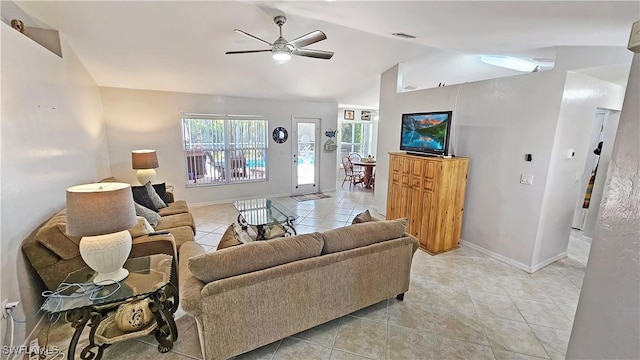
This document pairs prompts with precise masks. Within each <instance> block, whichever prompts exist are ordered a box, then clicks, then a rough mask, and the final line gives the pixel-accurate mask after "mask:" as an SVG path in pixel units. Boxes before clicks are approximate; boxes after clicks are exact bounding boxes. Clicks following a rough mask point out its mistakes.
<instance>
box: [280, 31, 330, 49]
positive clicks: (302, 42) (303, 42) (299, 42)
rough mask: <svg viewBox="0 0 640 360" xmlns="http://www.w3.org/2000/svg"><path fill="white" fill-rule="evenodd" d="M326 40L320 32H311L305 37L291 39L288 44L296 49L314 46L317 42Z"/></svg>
mask: <svg viewBox="0 0 640 360" xmlns="http://www.w3.org/2000/svg"><path fill="white" fill-rule="evenodd" d="M326 38H327V35H325V34H324V33H323V32H322V31H320V30H316V31H312V32H310V33H308V34H306V35H302V36H300V37H299V38H296V39H293V40H291V41H289V44H291V45H293V46H294V47H296V48H301V47H305V46H307V45H311V44H315V43H317V42H318V41H322V40H324V39H326Z"/></svg>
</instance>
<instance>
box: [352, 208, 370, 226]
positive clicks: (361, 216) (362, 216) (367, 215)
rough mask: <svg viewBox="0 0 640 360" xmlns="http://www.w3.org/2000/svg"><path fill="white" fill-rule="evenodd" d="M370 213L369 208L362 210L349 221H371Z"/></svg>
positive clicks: (354, 222)
mask: <svg viewBox="0 0 640 360" xmlns="http://www.w3.org/2000/svg"><path fill="white" fill-rule="evenodd" d="M371 220H372V218H371V214H370V213H369V210H366V211H364V212H361V213H360V214H358V215H356V217H354V218H353V222H351V223H352V224H359V223H364V222H369V221H371Z"/></svg>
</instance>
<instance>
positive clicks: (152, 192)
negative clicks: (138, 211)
mask: <svg viewBox="0 0 640 360" xmlns="http://www.w3.org/2000/svg"><path fill="white" fill-rule="evenodd" d="M144 187H145V188H146V189H147V193H148V194H149V197H150V198H151V201H152V202H153V205H155V207H156V208H158V209H162V208H166V207H167V204H165V202H164V200H162V198H161V197H160V195H158V193H157V192H156V189H155V188H154V187H153V185H151V181H147V183H146V184H145V185H144Z"/></svg>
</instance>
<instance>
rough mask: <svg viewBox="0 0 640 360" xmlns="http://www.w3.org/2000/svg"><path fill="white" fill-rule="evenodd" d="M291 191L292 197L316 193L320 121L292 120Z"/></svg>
mask: <svg viewBox="0 0 640 360" xmlns="http://www.w3.org/2000/svg"><path fill="white" fill-rule="evenodd" d="M292 129H293V140H294V141H292V144H293V145H292V146H293V171H292V174H293V179H292V180H293V181H292V184H293V189H291V192H292V193H293V194H294V195H300V194H310V193H315V192H318V191H319V189H320V186H319V184H318V179H319V176H320V174H319V173H320V163H319V159H320V156H319V151H320V150H319V147H318V142H319V139H320V119H316V118H302V117H294V118H293V126H292Z"/></svg>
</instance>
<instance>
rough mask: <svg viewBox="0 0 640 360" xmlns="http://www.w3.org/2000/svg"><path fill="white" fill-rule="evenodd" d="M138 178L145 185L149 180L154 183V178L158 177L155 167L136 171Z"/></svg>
mask: <svg viewBox="0 0 640 360" xmlns="http://www.w3.org/2000/svg"><path fill="white" fill-rule="evenodd" d="M136 178H138V181H139V182H140V185H145V184H146V183H148V182H149V181H151V183H152V184H153V180H155V179H156V170H155V169H140V170H138V172H136Z"/></svg>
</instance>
